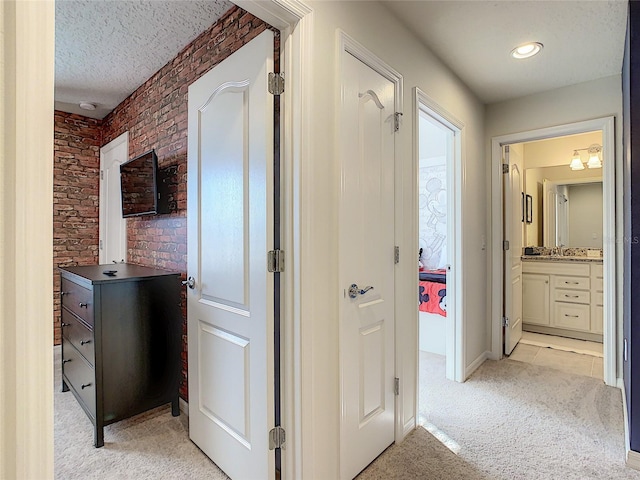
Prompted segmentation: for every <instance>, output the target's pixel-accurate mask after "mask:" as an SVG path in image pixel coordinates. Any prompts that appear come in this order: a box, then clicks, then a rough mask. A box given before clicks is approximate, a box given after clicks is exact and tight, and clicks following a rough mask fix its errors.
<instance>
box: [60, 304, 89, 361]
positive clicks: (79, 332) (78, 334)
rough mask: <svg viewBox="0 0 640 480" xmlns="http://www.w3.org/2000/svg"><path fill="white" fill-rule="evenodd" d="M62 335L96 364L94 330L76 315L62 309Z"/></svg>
mask: <svg viewBox="0 0 640 480" xmlns="http://www.w3.org/2000/svg"><path fill="white" fill-rule="evenodd" d="M62 336H63V337H64V338H66V339H67V340H69V341H70V342H71V343H72V344H73V346H74V347H76V349H77V350H78V351H79V352H80V353H81V354H82V356H83V357H84V358H86V359H87V361H88V362H89V363H90V364H91V365H94V364H95V363H94V361H95V360H94V359H95V353H94V349H95V347H94V339H93V330H90V329H89V328H87V326H86V325H85V324H83V323H82V322H81V321H80V320H78V319H77V318H76V316H75V315H73V314H72V313H69V312H68V311H67V310H66V309H64V308H63V309H62Z"/></svg>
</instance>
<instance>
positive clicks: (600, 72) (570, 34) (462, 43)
mask: <svg viewBox="0 0 640 480" xmlns="http://www.w3.org/2000/svg"><path fill="white" fill-rule="evenodd" d="M384 3H385V4H386V5H387V7H388V8H389V9H390V10H391V12H392V13H393V14H394V15H396V16H397V17H398V18H399V19H400V20H401V21H402V22H403V23H405V24H406V25H407V26H408V27H409V28H410V29H411V30H412V31H413V32H414V33H415V34H417V35H418V37H420V38H421V39H422V40H423V43H424V44H425V45H427V46H428V47H429V49H430V50H431V51H432V52H434V53H435V54H436V55H437V56H438V57H439V58H440V59H441V60H442V61H443V62H444V63H445V64H446V65H448V66H449V68H451V70H453V71H454V72H455V73H456V74H457V75H458V76H459V77H460V78H461V79H462V81H463V82H464V83H465V84H467V86H469V88H470V89H471V90H473V91H474V93H475V94H476V95H477V96H478V97H479V98H480V100H481V101H482V102H484V103H494V102H498V101H502V100H507V99H510V98H517V97H521V96H524V95H529V94H532V93H537V92H542V91H546V90H550V89H554V88H559V87H562V86H566V85H573V84H576V83H581V82H585V81H589V80H594V79H597V78H602V77H607V76H610V75H616V74H619V73H620V72H621V71H622V57H623V49H624V38H625V31H626V22H627V1H626V0H611V1H606V0H582V1H567V0H564V1H558V0H553V1H545V0H535V1H527V0H517V1H510V0H500V1H485V0H476V1H454V0H447V1H418V2H407V1H401V0H398V1H394V0H390V1H387V2H384ZM530 41H537V42H541V43H542V44H544V49H543V50H542V52H541V53H540V54H538V55H537V56H535V57H532V58H530V59H526V60H514V59H512V58H511V57H510V55H509V53H510V52H511V50H512V49H513V48H514V47H516V46H518V45H521V44H522V43H525V42H530Z"/></svg>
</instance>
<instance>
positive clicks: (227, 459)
mask: <svg viewBox="0 0 640 480" xmlns="http://www.w3.org/2000/svg"><path fill="white" fill-rule="evenodd" d="M273 51H274V42H273V32H271V31H268V30H267V31H265V32H263V33H262V34H260V35H259V36H258V37H256V38H255V39H253V40H252V41H251V42H249V43H248V44H247V45H245V46H244V47H242V48H241V49H240V50H238V51H237V52H235V53H234V54H232V55H231V56H230V57H228V58H227V59H225V60H224V61H223V62H221V63H220V64H218V65H217V66H216V67H214V68H213V69H212V70H211V71H210V72H208V73H206V74H205V75H203V76H202V77H201V78H200V79H199V80H198V81H196V82H194V83H193V84H192V85H191V86H190V87H189V149H188V152H189V153H188V182H187V187H188V204H187V205H188V207H187V208H188V210H187V212H188V276H189V277H190V278H192V279H193V281H192V283H191V285H190V288H189V289H188V290H187V291H188V294H187V298H188V301H187V307H188V314H187V316H188V347H189V355H188V360H189V434H190V437H191V439H192V440H193V441H194V442H195V443H196V445H198V447H200V449H202V451H203V452H205V453H206V454H207V455H208V456H209V457H210V458H211V459H212V460H213V461H214V462H215V463H216V464H217V465H218V466H219V467H220V468H221V469H222V470H224V471H225V472H226V473H227V475H229V476H230V477H231V478H233V479H269V478H274V476H275V473H274V472H275V468H274V455H273V452H270V450H269V444H268V432H269V429H270V428H271V427H273V418H274V413H273V412H274V361H273V317H274V314H273V312H274V294H273V291H274V290H273V282H274V280H273V274H272V273H268V272H267V252H268V251H269V250H271V249H272V248H273V243H272V240H273V228H274V227H273V209H274V206H273V205H274V202H273V178H272V177H273V162H272V159H273V151H274V150H273V124H274V120H273V96H272V95H270V94H269V92H268V73H269V71H270V70H271V68H272V65H273Z"/></svg>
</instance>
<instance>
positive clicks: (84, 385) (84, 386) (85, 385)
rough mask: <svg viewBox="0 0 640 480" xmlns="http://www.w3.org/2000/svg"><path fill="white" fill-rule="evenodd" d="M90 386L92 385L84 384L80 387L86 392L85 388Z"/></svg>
mask: <svg viewBox="0 0 640 480" xmlns="http://www.w3.org/2000/svg"><path fill="white" fill-rule="evenodd" d="M90 386H91V384H90V383H83V384H82V385H80V388H81V389H82V390H84V389H85V388H87V387H90Z"/></svg>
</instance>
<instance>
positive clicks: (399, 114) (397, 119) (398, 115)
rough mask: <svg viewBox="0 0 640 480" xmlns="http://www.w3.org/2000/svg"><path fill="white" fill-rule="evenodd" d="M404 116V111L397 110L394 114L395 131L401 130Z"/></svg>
mask: <svg viewBox="0 0 640 480" xmlns="http://www.w3.org/2000/svg"><path fill="white" fill-rule="evenodd" d="M401 117H402V112H396V113H394V114H393V131H394V132H397V131H398V130H400V118H401Z"/></svg>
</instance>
